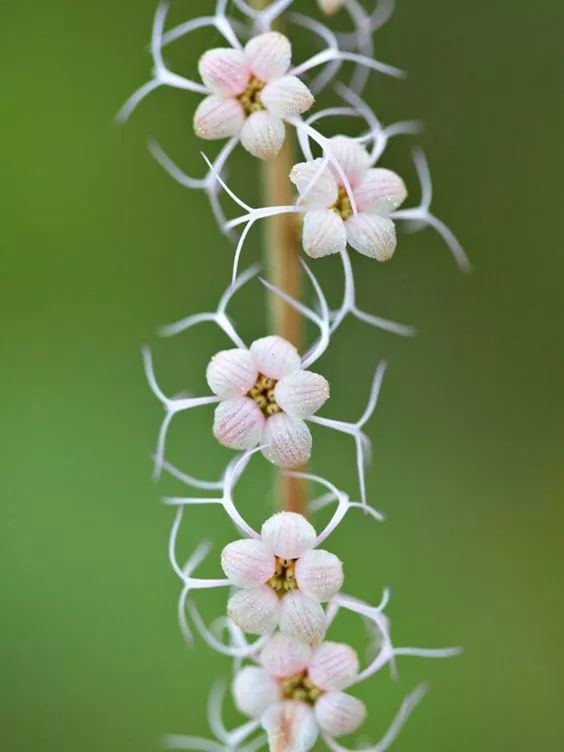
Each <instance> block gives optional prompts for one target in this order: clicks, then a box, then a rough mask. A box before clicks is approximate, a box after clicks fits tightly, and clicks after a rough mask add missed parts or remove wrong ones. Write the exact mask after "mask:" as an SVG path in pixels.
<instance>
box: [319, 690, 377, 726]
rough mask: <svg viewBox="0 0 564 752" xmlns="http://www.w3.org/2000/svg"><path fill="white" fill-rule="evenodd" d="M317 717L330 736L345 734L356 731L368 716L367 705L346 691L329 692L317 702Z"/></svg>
mask: <svg viewBox="0 0 564 752" xmlns="http://www.w3.org/2000/svg"><path fill="white" fill-rule="evenodd" d="M315 717H316V718H317V722H318V723H319V725H320V726H321V728H322V730H323V731H325V733H326V734H329V735H330V736H344V734H351V733H352V732H353V731H356V730H357V728H358V727H359V726H360V725H361V724H362V722H363V721H364V719H365V718H366V706H365V704H364V703H363V702H361V701H360V700H358V699H357V698H356V697H352V696H351V695H347V694H345V693H344V692H327V694H325V695H322V696H321V697H320V698H319V700H318V701H317V702H316V704H315Z"/></svg>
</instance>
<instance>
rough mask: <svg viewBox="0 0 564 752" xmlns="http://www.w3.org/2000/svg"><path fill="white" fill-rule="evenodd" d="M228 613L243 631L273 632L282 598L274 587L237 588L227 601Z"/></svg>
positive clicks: (264, 633)
mask: <svg viewBox="0 0 564 752" xmlns="http://www.w3.org/2000/svg"><path fill="white" fill-rule="evenodd" d="M227 613H228V615H229V618H230V619H232V620H233V621H234V622H235V624H237V626H238V627H241V629H242V630H243V632H249V633H250V634H255V635H266V634H270V633H271V632H273V631H274V630H275V629H276V627H277V625H278V620H279V616H280V600H279V598H278V596H277V595H276V593H275V592H274V590H272V588H270V587H267V586H266V585H264V586H262V587H259V588H252V589H247V590H237V591H236V592H235V593H234V594H233V595H232V596H231V598H229V601H228V603H227Z"/></svg>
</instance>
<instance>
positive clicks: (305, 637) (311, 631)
mask: <svg viewBox="0 0 564 752" xmlns="http://www.w3.org/2000/svg"><path fill="white" fill-rule="evenodd" d="M279 626H280V631H281V632H283V633H284V634H287V635H290V637H295V638H296V639H297V640H302V641H303V642H307V643H308V644H309V645H317V644H318V643H319V642H321V640H322V639H323V637H324V635H325V631H326V623H325V613H324V611H323V608H322V607H321V605H320V603H319V601H316V600H315V599H313V598H310V597H309V595H306V594H305V593H302V592H300V591H299V590H293V591H292V592H291V593H288V594H287V595H285V596H284V597H283V598H282V601H281V608H280V623H279Z"/></svg>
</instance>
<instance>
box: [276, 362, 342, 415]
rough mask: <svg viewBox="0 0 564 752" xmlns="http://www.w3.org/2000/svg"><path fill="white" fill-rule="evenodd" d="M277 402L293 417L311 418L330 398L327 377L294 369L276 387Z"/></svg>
mask: <svg viewBox="0 0 564 752" xmlns="http://www.w3.org/2000/svg"><path fill="white" fill-rule="evenodd" d="M274 397H275V399H276V402H277V404H278V405H279V406H280V407H281V408H282V410H284V412H285V413H288V415H291V416H292V417H293V418H309V417H310V416H311V415H313V414H314V413H316V412H317V411H318V410H319V409H320V407H321V406H322V405H324V404H325V402H326V401H327V400H328V399H329V383H328V381H327V379H325V378H324V377H323V376H320V375H319V374H318V373H313V372H312V371H302V370H301V369H300V370H299V371H294V372H293V373H290V374H289V375H288V376H284V377H283V378H282V379H280V381H279V382H278V383H277V384H276V386H275V388H274Z"/></svg>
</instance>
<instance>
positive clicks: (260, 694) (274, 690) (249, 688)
mask: <svg viewBox="0 0 564 752" xmlns="http://www.w3.org/2000/svg"><path fill="white" fill-rule="evenodd" d="M233 699H234V700H235V705H236V707H237V709H238V710H239V711H240V712H241V713H243V714H244V715H248V716H250V717H251V718H260V716H261V715H262V714H263V713H264V711H265V710H267V709H268V708H269V707H270V706H271V705H276V704H277V703H278V702H280V700H281V699H282V698H281V692H280V685H279V684H278V682H277V681H276V680H275V679H273V678H272V676H270V675H269V674H268V672H267V671H265V670H264V669H263V668H258V667H257V666H245V668H243V669H241V671H239V672H238V673H237V675H236V676H235V679H234V681H233Z"/></svg>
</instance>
